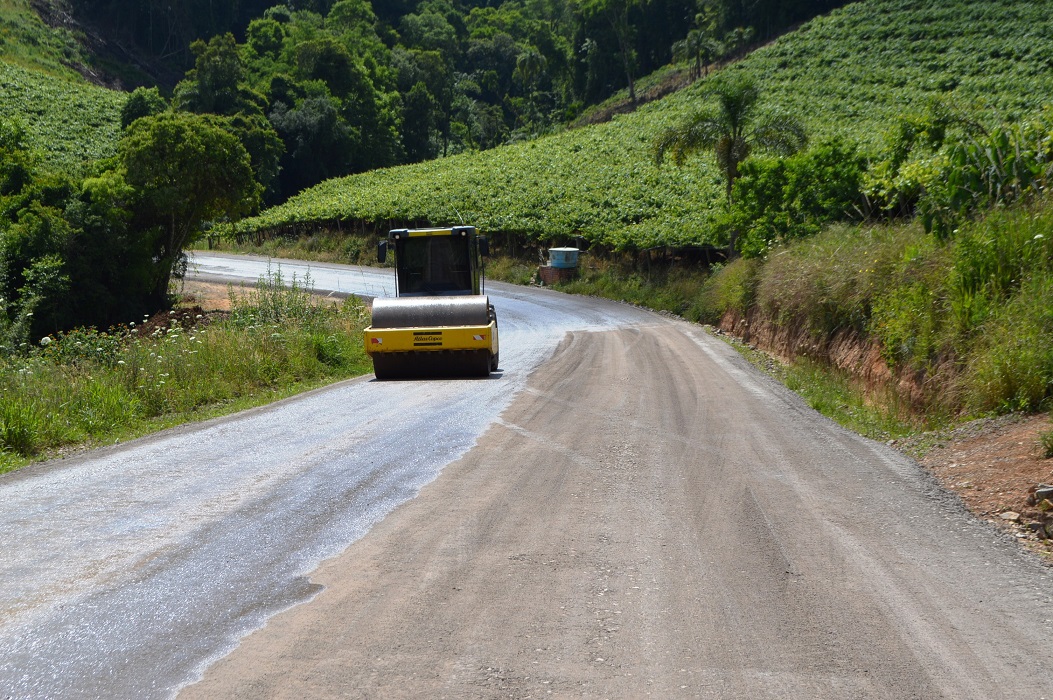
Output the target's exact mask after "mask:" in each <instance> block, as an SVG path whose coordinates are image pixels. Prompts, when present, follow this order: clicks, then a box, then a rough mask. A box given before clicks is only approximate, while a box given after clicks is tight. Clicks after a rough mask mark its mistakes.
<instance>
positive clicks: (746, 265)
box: [696, 258, 761, 324]
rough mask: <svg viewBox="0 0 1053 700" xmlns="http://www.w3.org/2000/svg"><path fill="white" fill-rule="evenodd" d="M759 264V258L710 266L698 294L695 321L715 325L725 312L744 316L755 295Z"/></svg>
mask: <svg viewBox="0 0 1053 700" xmlns="http://www.w3.org/2000/svg"><path fill="white" fill-rule="evenodd" d="M760 267H761V261H760V260H748V259H746V258H739V259H737V260H733V261H732V262H730V263H728V264H726V265H724V266H714V268H713V273H712V274H711V275H710V277H709V278H708V279H707V280H706V282H705V284H704V285H703V286H702V291H701V293H700V294H699V298H698V302H697V305H696V310H697V311H696V313H697V316H698V319H697V320H699V321H702V322H704V323H712V324H717V323H719V322H720V319H721V318H722V317H723V316H724V314H725V313H726V312H727V311H734V312H736V313H737V314H739V315H741V316H745V315H746V312H747V311H749V309H750V307H751V306H752V305H753V301H754V298H755V296H756V292H757V274H758V271H759V270H760Z"/></svg>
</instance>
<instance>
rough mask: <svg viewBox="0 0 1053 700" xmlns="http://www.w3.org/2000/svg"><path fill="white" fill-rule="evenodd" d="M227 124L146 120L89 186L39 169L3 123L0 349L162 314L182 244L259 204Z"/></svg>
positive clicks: (202, 119)
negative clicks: (157, 312) (78, 329)
mask: <svg viewBox="0 0 1053 700" xmlns="http://www.w3.org/2000/svg"><path fill="white" fill-rule="evenodd" d="M231 121H232V120H230V119H225V118H222V117H216V116H200V115H195V114H190V113H183V112H172V111H165V112H162V113H159V114H156V115H154V116H144V117H140V118H138V119H136V120H135V121H133V122H132V123H131V124H130V125H129V127H128V129H127V130H126V131H125V136H124V138H123V139H122V140H121V143H120V145H119V155H118V156H117V157H116V158H114V159H111V160H110V161H107V162H104V163H102V164H100V165H99V167H98V168H97V172H96V173H95V174H94V175H93V176H91V177H87V178H85V179H82V180H76V179H74V178H72V177H70V176H69V175H67V174H56V173H50V172H47V171H45V170H43V169H41V168H40V167H39V166H38V165H37V162H38V161H39V159H38V158H36V157H35V156H34V154H33V153H32V152H31V151H30V150H29V149H28V148H27V147H26V145H25V140H24V136H23V131H22V129H21V128H20V127H19V126H18V125H17V124H12V123H10V122H3V121H0V351H4V352H11V351H17V350H18V348H19V347H20V346H21V345H22V344H24V343H27V342H29V341H30V340H33V339H39V338H41V337H42V336H44V335H47V334H50V333H54V332H56V331H62V330H68V329H70V328H73V327H75V326H81V325H94V326H101V327H106V326H108V325H110V324H113V323H117V322H127V321H131V320H133V319H135V318H137V317H138V316H139V315H140V314H142V313H149V312H153V311H155V310H157V309H160V308H163V307H165V306H166V305H167V303H168V285H169V280H170V278H171V276H172V274H173V272H178V271H179V268H180V265H181V263H182V261H183V259H184V258H183V250H184V247H185V246H186V245H187V243H188V242H190V241H191V240H193V239H194V237H195V236H197V235H199V233H200V232H201V231H202V229H203V226H204V225H205V224H206V222H209V221H215V220H219V219H229V218H233V217H236V216H239V215H241V214H244V213H247V212H249V211H251V210H252V209H253V208H254V207H255V205H256V203H257V202H258V195H259V189H260V186H259V185H258V183H257V182H256V179H255V178H254V176H253V171H252V168H251V166H250V159H249V154H248V152H247V151H246V150H245V148H244V147H243V146H242V145H241V141H240V140H239V138H238V137H237V136H236V135H235V134H234V133H233V132H234V131H235V128H234V127H233V126H232V124H231Z"/></svg>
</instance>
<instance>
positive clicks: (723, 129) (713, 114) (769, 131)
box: [653, 78, 808, 254]
mask: <svg viewBox="0 0 1053 700" xmlns="http://www.w3.org/2000/svg"><path fill="white" fill-rule="evenodd" d="M711 92H712V96H713V97H714V98H716V107H715V109H714V108H710V109H703V110H700V111H698V112H696V113H695V114H693V115H691V116H690V117H688V118H687V119H686V120H685V121H683V122H681V123H680V124H676V125H674V126H671V127H669V128H668V129H666V130H665V131H663V132H662V133H661V134H660V135H659V136H658V138H657V139H656V140H655V142H654V146H653V147H654V155H655V161H656V162H657V163H659V164H661V162H662V161H663V160H664V159H665V156H666V155H667V154H668V155H669V156H671V157H672V159H673V162H674V163H675V164H676V165H677V166H681V165H683V164H684V162H685V161H686V160H687V158H688V157H690V156H691V155H694V154H695V153H698V152H699V151H710V150H711V151H713V153H714V155H715V156H716V159H717V168H719V169H720V173H721V175H722V176H723V177H724V184H725V186H726V188H727V199H728V204H729V205H730V204H731V201H732V188H733V186H734V185H735V180H736V179H737V178H738V177H739V165H740V164H741V163H742V161H744V160H746V158H748V157H749V155H750V153H751V152H752V151H753V150H754V149H760V150H764V151H769V152H772V153H776V154H779V155H789V154H792V153H796V152H797V151H799V150H801V149H802V148H804V146H805V145H806V144H807V142H808V138H807V136H806V134H805V131H804V127H803V126H802V125H801V123H800V122H799V121H798V120H797V119H795V118H793V117H790V116H786V115H777V116H764V115H761V114H760V113H759V100H760V90H759V89H758V88H757V86H756V85H755V84H754V83H753V82H752V81H751V80H749V79H745V78H732V79H727V80H722V81H720V82H718V83H716V84H715V85H714V87H713V88H712V91H711ZM735 238H736V234H735V232H734V231H732V233H731V241H730V243H729V254H734V251H735Z"/></svg>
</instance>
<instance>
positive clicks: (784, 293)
mask: <svg viewBox="0 0 1053 700" xmlns="http://www.w3.org/2000/svg"><path fill="white" fill-rule="evenodd" d="M744 265H745V263H743V262H736V263H734V264H732V265H729V266H727V267H726V268H724V269H723V270H720V271H718V272H717V273H716V274H715V275H714V277H713V279H711V280H709V281H708V282H707V285H706V290H707V291H706V294H707V296H706V297H705V298H706V299H707V301H708V302H709V303H711V304H714V306H713V307H711V308H709V309H707V315H708V316H709V317H714V316H716V315H717V314H719V313H720V312H721V311H723V310H726V309H728V308H734V309H736V310H739V311H740V312H741V308H740V307H741V305H742V302H741V300H742V299H750V300H751V301H750V304H751V306H750V308H751V309H752V310H753V312H754V313H759V314H761V315H763V316H764V317H766V318H768V319H770V320H772V321H774V322H775V323H777V324H780V325H782V326H789V327H794V328H798V329H804V330H807V331H808V332H809V333H810V334H812V335H813V336H815V337H823V336H828V335H830V334H831V333H834V332H836V331H837V330H840V329H842V328H854V329H856V330H857V331H859V332H860V334H862V335H865V336H869V337H872V338H875V339H876V340H878V341H879V342H880V344H881V346H882V348H883V353H884V356H885V359H886V361H887V362H888V364H889V365H890V366H891V367H892V368H894V369H898V370H901V371H904V372H909V373H920V374H921V375H922V376H923V377H924V378H925V382H926V387H927V388H928V390H929V393H930V394H931V397H930V398H931V401H932V405H931V407H930V408H932V409H934V410H938V411H945V412H962V413H969V414H979V413H985V412H992V411H993V412H1004V411H1036V410H1041V409H1042V408H1044V407H1046V406H1047V405H1048V404H1049V403H1051V402H1053V200H1051V199H1046V200H1041V201H1038V202H1033V203H1031V204H1028V205H1023V206H1014V207H1009V208H1005V209H1000V210H996V211H994V212H992V213H990V214H989V215H987V216H986V217H984V218H981V219H977V220H975V221H971V222H969V223H967V224H965V225H963V226H962V227H961V228H960V229H959V230H958V231H956V232H955V237H954V238H953V239H951V240H950V241H947V242H940V241H939V240H937V239H936V238H935V237H933V236H930V235H928V234H926V233H924V231H923V230H922V229H921V226H920V224H918V223H917V222H914V223H911V224H901V225H893V226H835V227H831V228H828V229H827V230H826V231H824V232H823V233H821V234H820V235H818V236H816V237H814V238H811V239H807V240H803V241H799V242H796V243H794V244H792V245H788V246H786V247H783V248H779V249H776V250H775V251H774V252H773V253H772V254H770V255H769V256H768V258H767V259H766V260H764V261H763V262H762V263H760V264H758V266H757V268H756V269H755V270H753V271H751V272H750V274H744V271H745V267H744Z"/></svg>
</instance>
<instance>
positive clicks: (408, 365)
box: [365, 226, 498, 379]
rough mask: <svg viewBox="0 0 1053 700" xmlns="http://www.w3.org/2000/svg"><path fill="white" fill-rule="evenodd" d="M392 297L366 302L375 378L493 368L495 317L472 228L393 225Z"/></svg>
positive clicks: (479, 372)
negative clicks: (370, 311)
mask: <svg viewBox="0 0 1053 700" xmlns="http://www.w3.org/2000/svg"><path fill="white" fill-rule="evenodd" d="M388 253H393V254H394V256H395V290H396V291H395V294H396V296H395V297H394V298H390V299H385V298H377V299H374V300H373V323H372V325H370V326H369V328H366V331H365V345H366V353H367V354H369V356H370V357H371V358H373V372H374V373H375V374H376V376H377V379H408V378H416V377H485V376H488V375H489V374H490V372H493V371H495V370H497V366H498V365H497V362H498V346H497V314H496V312H495V311H494V307H493V305H492V304H491V303H490V299H489V297H487V296H486V295H485V294H484V277H483V264H482V259H483V258H484V257H486V256H487V255H488V254H489V249H488V246H487V241H486V237H485V236H483V235H481V234H479V232H478V231H476V229H475V227H474V226H454V227H451V228H428V229H405V228H403V229H393V230H392V231H390V232H388V237H387V239H386V240H382V241H380V243H379V244H378V246H377V259H378V260H379V261H380V262H381V263H383V262H386V260H387V256H388Z"/></svg>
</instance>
